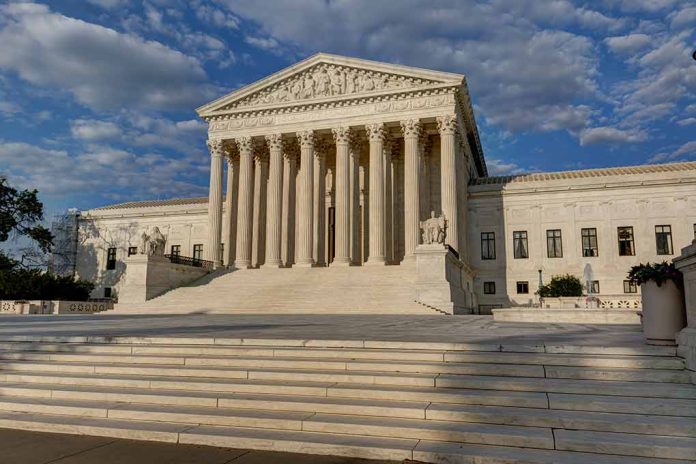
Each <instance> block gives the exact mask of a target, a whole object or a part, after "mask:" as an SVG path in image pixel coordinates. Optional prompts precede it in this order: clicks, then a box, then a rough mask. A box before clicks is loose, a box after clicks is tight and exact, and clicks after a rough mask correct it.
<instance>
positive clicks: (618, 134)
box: [580, 126, 647, 146]
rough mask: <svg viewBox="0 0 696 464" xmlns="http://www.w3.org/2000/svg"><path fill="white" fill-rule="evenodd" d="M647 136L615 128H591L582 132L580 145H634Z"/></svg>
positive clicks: (638, 132)
mask: <svg viewBox="0 0 696 464" xmlns="http://www.w3.org/2000/svg"><path fill="white" fill-rule="evenodd" d="M646 138H647V134H646V133H644V132H640V131H634V130H621V129H617V128H615V127H608V126H604V127H591V128H588V129H584V130H583V131H582V132H580V145H583V146H584V145H592V144H595V143H634V142H642V141H643V140H645V139H646Z"/></svg>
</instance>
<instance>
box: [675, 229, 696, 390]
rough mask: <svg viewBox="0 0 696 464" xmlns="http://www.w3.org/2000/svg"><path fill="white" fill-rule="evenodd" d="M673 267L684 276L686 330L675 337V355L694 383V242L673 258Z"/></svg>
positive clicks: (695, 332) (695, 338) (695, 275)
mask: <svg viewBox="0 0 696 464" xmlns="http://www.w3.org/2000/svg"><path fill="white" fill-rule="evenodd" d="M673 261H674V266H675V267H676V268H677V269H679V270H680V271H681V272H682V274H684V297H685V298H684V299H685V300H686V328H684V329H682V331H681V332H679V334H678V335H677V344H678V346H677V354H678V355H679V356H681V357H682V358H684V360H686V368H687V369H689V370H691V371H694V373H693V374H692V375H691V379H692V382H693V383H696V242H694V243H692V244H691V245H689V246H687V247H684V248H682V250H681V256H679V257H677V258H674V260H673Z"/></svg>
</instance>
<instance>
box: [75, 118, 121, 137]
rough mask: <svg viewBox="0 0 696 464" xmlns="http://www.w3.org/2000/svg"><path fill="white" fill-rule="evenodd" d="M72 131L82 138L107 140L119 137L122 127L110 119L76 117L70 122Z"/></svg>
mask: <svg viewBox="0 0 696 464" xmlns="http://www.w3.org/2000/svg"><path fill="white" fill-rule="evenodd" d="M70 132H71V133H72V135H73V137H75V138H78V139H82V140H107V139H113V138H116V137H119V136H120V135H121V128H120V127H118V126H117V125H116V124H114V123H113V122H108V121H96V120H90V119H75V120H73V121H71V122H70Z"/></svg>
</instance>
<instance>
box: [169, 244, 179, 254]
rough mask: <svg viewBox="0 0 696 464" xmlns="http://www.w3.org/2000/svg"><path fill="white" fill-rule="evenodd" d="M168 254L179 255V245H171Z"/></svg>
mask: <svg viewBox="0 0 696 464" xmlns="http://www.w3.org/2000/svg"><path fill="white" fill-rule="evenodd" d="M169 254H170V255H171V256H181V245H172V246H171V247H170V248H169Z"/></svg>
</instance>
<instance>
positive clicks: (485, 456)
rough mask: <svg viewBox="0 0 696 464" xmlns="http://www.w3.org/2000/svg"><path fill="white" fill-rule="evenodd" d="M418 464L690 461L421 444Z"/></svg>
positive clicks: (665, 463)
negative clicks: (423, 463) (424, 463)
mask: <svg viewBox="0 0 696 464" xmlns="http://www.w3.org/2000/svg"><path fill="white" fill-rule="evenodd" d="M413 459H414V461H417V462H431V463H443V464H444V463H448V464H688V463H693V461H682V460H673V459H655V458H641V457H635V456H630V457H629V456H616V455H602V454H596V453H578V452H572V451H552V450H539V449H528V448H527V449H524V448H515V447H509V446H486V445H460V444H458V443H447V442H435V441H426V440H422V441H420V442H419V443H418V445H417V446H416V447H415V449H414V450H413Z"/></svg>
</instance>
